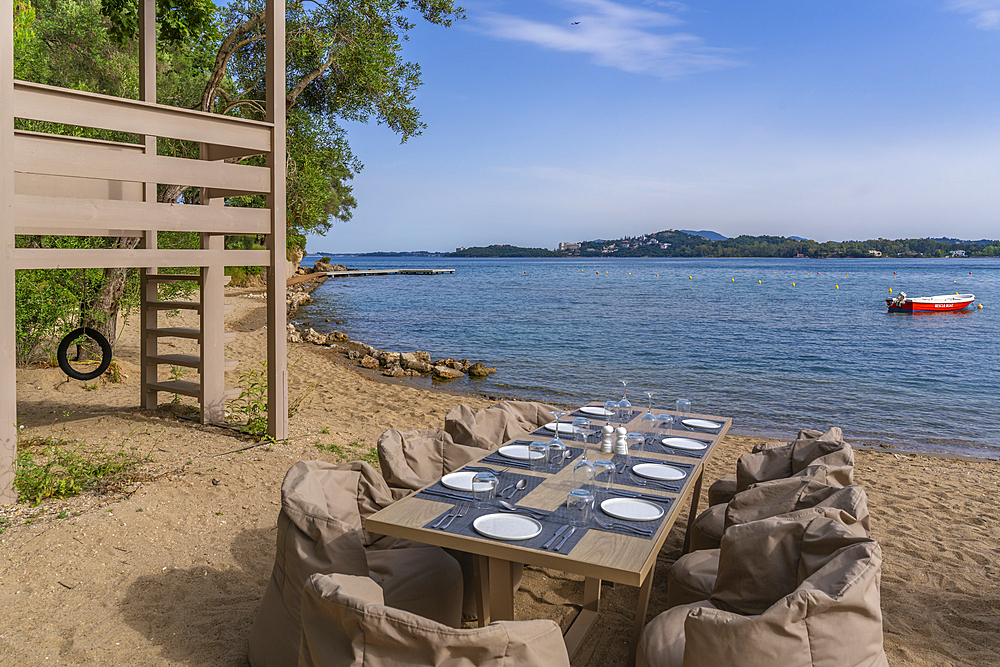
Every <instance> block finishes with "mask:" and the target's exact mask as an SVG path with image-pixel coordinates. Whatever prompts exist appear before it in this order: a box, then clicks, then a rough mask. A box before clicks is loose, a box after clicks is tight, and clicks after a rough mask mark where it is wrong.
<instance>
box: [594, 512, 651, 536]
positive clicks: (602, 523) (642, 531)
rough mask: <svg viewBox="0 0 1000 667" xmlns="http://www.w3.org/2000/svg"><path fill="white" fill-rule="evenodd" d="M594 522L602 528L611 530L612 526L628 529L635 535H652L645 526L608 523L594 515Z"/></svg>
mask: <svg viewBox="0 0 1000 667" xmlns="http://www.w3.org/2000/svg"><path fill="white" fill-rule="evenodd" d="M594 523H596V524H597V525H598V526H600V527H601V528H603V529H604V530H611V529H613V528H621V529H623V530H630V531H632V532H633V533H636V534H637V535H644V536H646V537H652V535H653V531H651V530H647V529H645V528H638V527H636V526H630V525H628V524H625V523H608V522H607V521H601V520H600V519H598V518H597V517H596V516H595V517H594Z"/></svg>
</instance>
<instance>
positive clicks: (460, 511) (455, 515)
mask: <svg viewBox="0 0 1000 667" xmlns="http://www.w3.org/2000/svg"><path fill="white" fill-rule="evenodd" d="M469 507H470V505H461V506H460V507H459V508H458V511H457V512H454V513H453V514H452V515H451V516H450V517H449V518H448V520H447V521H445V522H444V525H442V526H439V527H440V528H441V530H445V529H446V528H447V527H448V526H450V525H451V522H452V521H454V520H455V519H457V518H458V517H460V516H465V515H466V514H468V513H469Z"/></svg>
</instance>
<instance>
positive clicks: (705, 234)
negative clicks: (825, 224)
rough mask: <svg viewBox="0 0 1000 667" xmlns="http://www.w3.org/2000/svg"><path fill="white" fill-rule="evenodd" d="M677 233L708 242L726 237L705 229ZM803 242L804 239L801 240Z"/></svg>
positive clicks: (685, 230)
mask: <svg viewBox="0 0 1000 667" xmlns="http://www.w3.org/2000/svg"><path fill="white" fill-rule="evenodd" d="M678 231H681V232H684V233H685V234H690V235H691V236H700V237H701V238H703V239H708V240H709V241H725V240H726V239H728V238H729V237H728V236H723V235H722V234H720V233H719V232H710V231H708V230H707V229H703V230H701V231H700V232H693V231H691V230H690V229H680V230H678ZM802 240H803V241H804V240H805V239H802Z"/></svg>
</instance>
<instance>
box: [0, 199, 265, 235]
mask: <svg viewBox="0 0 1000 667" xmlns="http://www.w3.org/2000/svg"><path fill="white" fill-rule="evenodd" d="M154 197H155V195H154ZM14 220H15V223H14V224H15V226H16V227H17V233H18V234H48V235H56V234H60V233H62V234H67V235H75V236H88V235H89V236H115V235H120V236H137V235H138V234H137V233H136V234H126V233H122V234H119V231H124V230H160V231H172V232H215V233H219V234H266V233H267V232H269V231H270V228H271V214H270V213H269V212H268V211H267V209H263V208H240V207H236V206H220V207H215V206H213V207H211V208H208V207H205V206H195V205H192V204H159V203H157V202H156V201H155V199H154V200H153V201H151V202H132V201H116V200H100V199H78V198H75V197H38V196H31V195H15V196H14ZM55 230H60V231H55Z"/></svg>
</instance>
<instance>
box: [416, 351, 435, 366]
mask: <svg viewBox="0 0 1000 667" xmlns="http://www.w3.org/2000/svg"><path fill="white" fill-rule="evenodd" d="M413 354H414V356H416V358H417V361H422V362H424V363H425V364H429V363H431V355H430V352H421V351H420V350H417V351H416V352H414V353H413Z"/></svg>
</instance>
